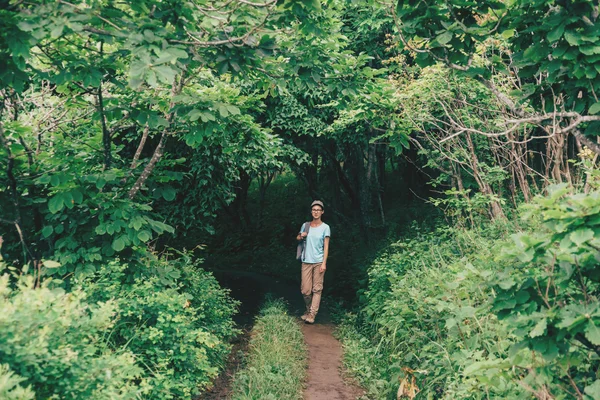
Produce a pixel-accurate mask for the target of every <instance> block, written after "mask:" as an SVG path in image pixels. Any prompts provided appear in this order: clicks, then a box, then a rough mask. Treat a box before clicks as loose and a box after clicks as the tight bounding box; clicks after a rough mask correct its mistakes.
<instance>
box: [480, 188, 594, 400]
mask: <svg viewBox="0 0 600 400" xmlns="http://www.w3.org/2000/svg"><path fill="white" fill-rule="evenodd" d="M524 216H525V217H526V218H529V219H538V220H541V221H542V228H541V229H537V230H528V231H525V232H521V233H518V234H515V235H513V237H512V239H513V241H512V243H511V244H510V245H508V246H506V247H505V248H504V249H503V255H502V257H503V258H504V259H506V260H507V261H508V262H507V263H506V265H507V267H506V269H505V270H504V271H502V273H500V274H498V275H497V276H495V277H494V279H492V280H491V284H492V285H493V290H494V291H495V292H496V293H497V295H496V296H495V298H494V299H493V308H492V311H493V312H494V313H496V314H497V315H498V317H499V318H501V319H502V321H503V323H504V324H505V325H506V326H507V327H510V329H511V332H513V334H514V336H515V342H516V343H515V344H514V345H513V346H512V347H511V351H510V357H509V359H508V364H509V365H510V366H512V367H514V368H516V369H517V370H518V371H519V374H520V379H521V381H522V384H523V386H525V387H527V388H528V390H529V391H530V392H531V393H532V394H535V396H536V397H539V396H541V395H542V394H545V393H547V394H549V395H550V396H557V397H556V398H559V396H563V395H564V394H565V393H568V394H569V396H571V397H575V398H580V399H583V398H587V397H585V395H587V396H589V397H590V398H593V399H600V379H598V374H597V371H598V368H599V367H600V362H599V360H600V299H599V296H600V191H596V192H592V193H589V194H584V193H577V194H572V193H571V189H570V188H569V187H567V186H566V185H561V186H555V187H553V188H551V190H550V194H549V196H547V197H538V198H536V199H535V201H534V202H533V203H532V204H530V205H528V206H527V207H526V208H525V209H524ZM503 363H504V364H506V362H503ZM504 364H502V365H496V364H495V363H492V362H487V363H485V364H480V365H475V366H474V367H473V373H474V374H475V375H476V376H478V377H479V376H483V377H485V376H487V375H489V374H490V372H489V370H492V373H493V370H496V369H501V368H502V367H503V365H504Z"/></svg>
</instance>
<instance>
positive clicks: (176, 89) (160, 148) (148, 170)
mask: <svg viewBox="0 0 600 400" xmlns="http://www.w3.org/2000/svg"><path fill="white" fill-rule="evenodd" d="M184 81H185V71H183V72H182V73H181V76H180V77H179V82H173V88H172V90H171V103H170V104H169V113H168V115H167V126H166V127H165V129H163V131H162V133H161V135H160V141H159V142H158V145H157V146H156V148H155V149H154V154H152V158H150V161H148V164H146V167H144V170H143V171H142V174H141V175H140V176H139V177H138V179H137V180H136V182H135V183H134V185H133V187H132V188H131V189H130V190H129V193H128V197H129V199H133V198H134V197H135V195H136V194H137V193H138V192H139V191H140V189H141V188H142V186H143V185H144V183H145V182H146V180H147V179H148V177H149V176H150V175H151V174H152V171H154V167H155V166H156V163H158V161H159V160H160V159H161V157H162V155H163V152H164V150H165V143H166V142H167V135H168V134H169V128H171V124H172V123H173V118H174V117H175V111H174V110H173V107H175V97H176V96H177V95H178V94H179V93H181V89H183V84H184Z"/></svg>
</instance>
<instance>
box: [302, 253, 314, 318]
mask: <svg viewBox="0 0 600 400" xmlns="http://www.w3.org/2000/svg"><path fill="white" fill-rule="evenodd" d="M312 266H313V264H306V263H302V280H301V282H302V283H301V284H300V291H301V292H302V296H304V304H305V305H306V312H305V313H304V314H305V315H307V314H308V313H309V312H310V306H311V304H312V298H313V293H312V288H313V268H312Z"/></svg>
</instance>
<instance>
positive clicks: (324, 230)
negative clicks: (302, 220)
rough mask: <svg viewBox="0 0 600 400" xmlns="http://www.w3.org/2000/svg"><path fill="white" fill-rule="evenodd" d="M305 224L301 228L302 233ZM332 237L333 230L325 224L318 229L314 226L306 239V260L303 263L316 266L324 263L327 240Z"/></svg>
mask: <svg viewBox="0 0 600 400" xmlns="http://www.w3.org/2000/svg"><path fill="white" fill-rule="evenodd" d="M303 227H304V224H302V226H301V227H300V232H302V231H303V230H302V228H303ZM330 236H331V230H330V229H329V225H327V224H326V223H325V222H323V223H322V224H321V225H319V226H318V227H316V228H313V227H312V226H311V227H310V229H309V230H308V236H307V237H306V249H305V250H304V258H303V259H302V262H304V263H308V264H316V263H320V262H323V255H324V253H325V238H326V237H330Z"/></svg>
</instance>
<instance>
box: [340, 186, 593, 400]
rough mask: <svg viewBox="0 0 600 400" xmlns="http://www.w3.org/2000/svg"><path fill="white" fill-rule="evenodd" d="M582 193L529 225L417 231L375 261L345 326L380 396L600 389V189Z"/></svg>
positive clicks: (555, 202)
mask: <svg viewBox="0 0 600 400" xmlns="http://www.w3.org/2000/svg"><path fill="white" fill-rule="evenodd" d="M570 192H571V189H569V188H567V187H566V186H560V187H556V188H554V189H552V190H551V192H550V194H549V196H547V197H538V198H536V199H535V201H534V202H532V203H531V204H529V205H527V206H526V207H524V208H523V209H522V210H521V216H522V222H520V226H521V227H520V228H519V229H518V228H517V226H516V225H514V226H511V225H508V226H505V225H502V224H501V223H496V224H490V225H489V226H488V228H487V229H486V230H461V229H455V228H446V229H444V230H437V231H435V232H433V233H429V234H420V233H416V234H414V235H413V237H412V238H411V239H406V240H403V241H400V242H398V243H396V244H395V245H393V246H391V247H390V249H388V251H387V252H386V253H385V254H383V255H382V256H381V257H380V258H379V259H378V260H377V261H376V262H375V263H374V264H373V265H372V266H371V269H370V270H369V283H368V288H367V289H366V290H365V291H364V292H363V293H362V307H361V309H360V310H359V312H358V313H357V314H348V315H347V316H346V320H345V322H344V324H343V325H342V327H341V329H340V334H341V336H342V337H343V340H344V348H345V362H346V364H347V366H348V368H349V369H350V370H351V372H353V373H354V374H355V375H356V376H357V377H358V378H359V380H360V381H361V382H362V383H363V385H364V386H365V387H366V388H367V389H368V391H369V394H370V395H371V396H373V397H374V398H378V399H379V398H388V399H393V398H396V396H397V395H398V391H399V388H400V386H401V383H403V384H404V385H403V391H404V393H403V394H405V395H409V397H410V395H412V394H413V393H410V392H411V391H417V390H418V391H420V396H422V397H423V398H447V399H455V398H460V399H483V398H556V399H562V398H571V397H573V398H578V399H590V398H591V399H600V380H598V379H597V371H598V368H599V367H600V362H599V359H600V301H599V299H598V296H599V294H600V272H599V271H600V269H599V268H598V267H599V264H600V192H592V193H589V194H571V193H570ZM519 230H521V232H520V233H516V234H514V235H510V233H513V232H515V231H519ZM509 236H512V241H511V240H509Z"/></svg>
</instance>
